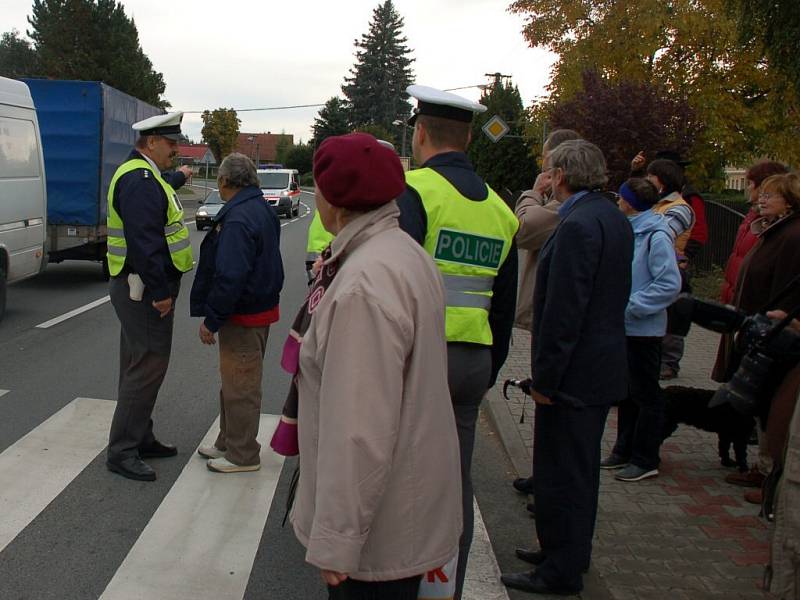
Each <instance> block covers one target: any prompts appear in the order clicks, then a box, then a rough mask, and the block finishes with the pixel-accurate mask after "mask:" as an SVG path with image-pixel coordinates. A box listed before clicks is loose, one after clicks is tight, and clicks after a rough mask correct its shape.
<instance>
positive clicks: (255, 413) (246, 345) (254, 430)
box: [214, 323, 269, 465]
mask: <svg viewBox="0 0 800 600" xmlns="http://www.w3.org/2000/svg"><path fill="white" fill-rule="evenodd" d="M268 336H269V326H265V327H244V326H242V325H237V324H235V323H225V324H224V325H223V326H222V327H220V330H219V372H220V377H221V379H222V388H221V389H220V390H219V435H218V436H217V441H216V442H214V445H215V446H216V447H217V448H219V449H220V450H225V458H226V459H227V460H228V461H230V462H232V463H233V464H235V465H257V464H259V463H260V462H261V459H260V458H259V453H260V451H261V444H259V443H258V441H256V436H258V426H259V424H260V419H261V374H262V371H263V366H264V352H265V351H266V348H267V337H268Z"/></svg>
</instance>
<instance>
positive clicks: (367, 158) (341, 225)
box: [291, 134, 461, 600]
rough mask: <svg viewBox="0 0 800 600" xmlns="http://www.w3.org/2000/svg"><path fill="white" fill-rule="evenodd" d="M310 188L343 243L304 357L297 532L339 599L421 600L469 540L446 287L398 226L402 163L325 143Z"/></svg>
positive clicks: (329, 260) (363, 138)
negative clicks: (450, 381) (427, 581)
mask: <svg viewBox="0 0 800 600" xmlns="http://www.w3.org/2000/svg"><path fill="white" fill-rule="evenodd" d="M314 179H315V183H316V191H315V195H316V204H317V210H318V211H319V213H320V217H321V218H322V222H323V225H324V226H325V228H326V229H327V230H328V231H330V232H332V233H334V234H335V235H336V239H335V240H334V241H333V243H332V245H331V247H330V248H329V249H328V250H326V251H325V252H324V253H323V259H324V260H323V263H322V268H321V270H320V272H319V274H318V275H317V278H316V280H315V282H314V283H313V284H312V288H311V291H310V293H309V300H308V308H307V310H308V311H309V313H310V315H311V318H310V321H309V323H308V328H307V330H306V331H305V333H304V334H303V335H302V338H301V340H300V346H299V361H298V370H297V375H296V377H295V380H294V381H295V383H296V385H297V391H298V404H299V411H298V434H299V450H300V475H299V483H298V488H297V495H296V498H295V502H294V507H293V510H292V515H291V520H292V525H293V526H294V531H295V534H296V535H297V538H298V539H299V540H300V542H301V543H302V544H303V545H304V546H305V547H306V561H307V562H309V563H311V564H312V565H314V566H316V567H318V568H319V569H320V570H321V572H322V577H323V579H324V580H325V582H326V583H327V584H328V590H329V598H342V599H345V598H346V599H348V600H349V599H356V598H381V599H385V600H391V599H409V600H412V599H416V598H417V590H418V588H419V582H420V579H421V576H422V574H423V573H425V572H426V571H429V570H432V569H436V568H439V567H441V566H442V565H444V564H446V563H447V562H448V561H449V560H450V559H451V558H452V557H453V556H454V555H455V554H456V553H457V551H458V539H459V535H460V533H461V509H460V506H461V500H460V498H461V490H460V484H459V481H460V478H459V473H460V470H459V469H460V467H459V464H460V463H459V452H458V440H457V437H456V427H455V419H454V417H453V409H452V405H451V403H450V395H449V392H448V387H447V365H446V357H447V349H446V345H445V344H446V342H445V329H444V313H445V311H444V307H445V297H444V288H443V285H442V281H441V277H440V275H439V272H438V270H437V268H436V266H435V265H434V263H433V261H432V260H431V258H430V257H429V256H428V255H427V254H426V253H425V251H424V250H423V249H422V247H421V246H419V245H418V244H415V243H413V242H412V240H411V239H410V238H409V237H408V235H407V234H405V233H404V232H403V231H401V230H400V228H399V226H398V222H397V217H398V215H399V210H398V208H397V206H396V204H395V202H394V199H395V198H396V197H397V196H398V195H400V193H401V192H402V191H403V189H404V186H405V183H404V176H403V171H402V167H401V165H400V161H399V159H398V158H397V155H396V154H395V153H394V152H392V151H391V150H388V149H386V148H384V147H382V146H380V145H379V144H378V143H377V141H376V140H375V138H373V137H372V136H370V135H367V134H350V135H346V136H340V137H332V138H328V139H326V140H325V141H324V142H323V143H322V145H320V147H319V149H318V150H317V152H316V154H315V156H314ZM298 318H299V317H298Z"/></svg>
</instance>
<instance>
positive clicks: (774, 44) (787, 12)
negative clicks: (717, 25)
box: [731, 0, 800, 98]
mask: <svg viewBox="0 0 800 600" xmlns="http://www.w3.org/2000/svg"><path fill="white" fill-rule="evenodd" d="M731 4H732V6H733V7H734V9H735V10H736V14H737V18H738V24H739V34H740V40H741V41H742V43H744V44H747V43H748V42H749V40H752V39H754V38H755V39H756V40H758V41H759V42H760V43H761V44H762V46H763V50H764V53H765V55H766V56H767V58H768V59H769V62H770V65H771V66H774V67H775V68H777V69H778V70H780V71H781V72H783V73H784V74H785V75H786V76H787V77H788V78H789V80H790V81H791V83H792V84H793V85H794V89H795V93H796V95H797V96H798V97H799V98H800V47H798V40H800V10H798V5H797V0H771V1H769V2H766V1H765V0H731Z"/></svg>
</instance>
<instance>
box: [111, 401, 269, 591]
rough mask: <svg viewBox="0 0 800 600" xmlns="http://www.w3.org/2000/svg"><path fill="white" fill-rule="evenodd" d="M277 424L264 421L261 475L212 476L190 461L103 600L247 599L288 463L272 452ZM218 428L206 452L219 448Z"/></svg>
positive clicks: (263, 418)
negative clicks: (273, 503)
mask: <svg viewBox="0 0 800 600" xmlns="http://www.w3.org/2000/svg"><path fill="white" fill-rule="evenodd" d="M278 419H279V417H277V416H274V415H261V424H260V428H259V435H258V440H259V442H260V443H261V445H262V447H263V449H262V452H261V470H260V471H255V472H250V473H232V474H221V473H212V472H211V471H209V470H208V469H207V468H206V461H205V460H204V459H202V458H201V457H199V456H193V457H192V458H191V459H190V460H189V462H188V463H187V465H186V467H185V468H184V469H183V472H182V473H181V475H180V476H179V477H178V479H177V481H176V482H175V484H174V485H173V486H172V488H171V489H170V491H169V493H168V494H167V496H166V497H165V498H164V500H163V502H162V503H161V504H160V505H159V507H158V509H157V510H156V512H155V513H154V514H153V518H152V519H151V520H150V522H149V523H148V524H147V527H145V529H144V531H142V534H141V535H140V536H139V539H138V540H137V541H136V543H135V544H134V546H133V548H131V551H130V552H129V553H128V556H127V557H126V558H125V560H124V561H123V563H122V565H121V566H120V568H119V569H118V570H117V572H116V574H115V575H114V577H113V579H112V580H111V582H110V583H109V584H108V587H106V589H105V591H104V592H103V595H102V596H101V597H100V598H101V600H132V599H134V598H169V599H170V600H206V599H207V600H219V599H221V598H225V599H226V600H227V599H230V600H237V599H241V598H242V597H243V596H244V593H245V590H246V588H247V582H248V580H249V578H250V571H251V569H252V568H253V561H254V560H255V556H256V552H257V550H258V546H259V544H260V542H261V533H262V531H263V529H264V525H265V523H266V521H267V516H268V514H269V508H270V505H271V504H272V497H273V496H274V494H275V488H276V487H277V485H278V478H279V477H280V473H281V468H282V466H283V457H282V456H279V455H277V454H275V453H273V452H272V450H270V449H269V443H268V442H269V438H270V436H271V435H272V432H273V431H274V430H275V426H276V425H277V423H278ZM218 428H219V420H217V421H215V422H214V424H213V425H212V426H211V429H210V430H209V431H208V433H207V434H206V437H205V439H204V440H203V442H202V443H201V445H210V444H212V443H213V442H214V439H215V438H216V436H217V431H218Z"/></svg>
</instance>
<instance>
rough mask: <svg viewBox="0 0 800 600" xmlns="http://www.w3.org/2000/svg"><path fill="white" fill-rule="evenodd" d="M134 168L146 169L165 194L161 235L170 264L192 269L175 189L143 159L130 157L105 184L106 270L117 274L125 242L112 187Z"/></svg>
mask: <svg viewBox="0 0 800 600" xmlns="http://www.w3.org/2000/svg"><path fill="white" fill-rule="evenodd" d="M137 169H146V170H147V171H149V172H150V173H151V174H152V176H153V178H154V179H155V180H156V181H157V182H158V183H159V185H160V186H161V188H162V189H163V190H164V194H165V196H166V198H167V214H166V225H165V226H164V238H165V239H166V242H167V249H168V250H169V253H170V257H171V258H172V264H173V265H175V268H176V269H178V270H179V271H181V272H182V273H185V272H186V271H190V270H191V269H192V264H193V259H192V247H191V240H190V239H189V229H188V228H187V227H186V225H184V223H183V207H182V206H181V204H180V202H179V201H178V197H177V195H176V194H175V190H174V189H173V188H172V186H171V185H170V184H168V183H167V182H166V181H164V179H163V178H162V177H161V174H160V173H158V172H156V171H155V170H154V169H153V167H152V166H151V165H150V163H149V162H147V161H146V160H144V159H141V158H134V159H131V160H128V161H126V162H124V163H122V164H121V165H120V166H119V168H118V169H117V171H116V172H115V173H114V177H113V178H112V179H111V185H109V187H108V218H107V235H108V239H107V247H108V252H107V260H108V271H109V273H111V275H112V276H116V275H119V274H120V272H121V271H122V268H123V267H124V266H125V257H126V256H127V254H128V245H127V242H126V241H125V226H124V224H123V223H122V218H121V217H120V216H119V214H118V213H117V211H116V210H115V209H114V190H115V189H116V186H117V181H119V178H120V177H122V176H123V175H125V174H127V173H130V172H131V171H135V170H137Z"/></svg>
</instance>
